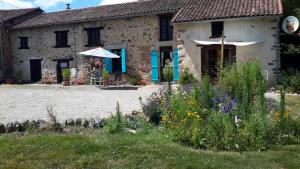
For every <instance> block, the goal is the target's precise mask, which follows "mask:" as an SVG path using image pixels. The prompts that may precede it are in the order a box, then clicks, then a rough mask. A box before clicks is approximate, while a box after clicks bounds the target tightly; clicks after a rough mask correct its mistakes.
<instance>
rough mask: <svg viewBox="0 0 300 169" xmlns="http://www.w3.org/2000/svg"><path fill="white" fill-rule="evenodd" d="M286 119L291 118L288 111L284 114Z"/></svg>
mask: <svg viewBox="0 0 300 169" xmlns="http://www.w3.org/2000/svg"><path fill="white" fill-rule="evenodd" d="M284 117H285V118H286V119H287V118H289V112H287V111H286V112H285V113H284Z"/></svg>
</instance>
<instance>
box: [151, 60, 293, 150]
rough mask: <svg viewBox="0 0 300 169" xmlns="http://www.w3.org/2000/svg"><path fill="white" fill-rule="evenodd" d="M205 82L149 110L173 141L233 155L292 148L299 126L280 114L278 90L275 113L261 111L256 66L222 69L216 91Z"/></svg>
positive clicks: (262, 101) (262, 83)
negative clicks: (159, 118)
mask: <svg viewBox="0 0 300 169" xmlns="http://www.w3.org/2000/svg"><path fill="white" fill-rule="evenodd" d="M234 80H235V81H234ZM209 81H210V79H209V77H207V76H206V77H204V79H203V80H202V81H201V83H200V85H198V86H200V87H198V86H196V85H195V86H194V87H193V89H192V90H190V91H189V92H185V91H183V90H182V89H181V88H179V91H177V92H176V93H173V94H171V95H170V96H168V97H166V100H164V101H163V102H162V104H161V105H160V106H161V107H160V108H158V106H157V105H159V104H157V105H155V109H156V110H160V111H162V112H163V116H162V121H163V123H162V124H164V126H165V128H166V130H167V131H168V132H169V133H171V135H172V136H173V138H174V140H176V141H179V142H182V143H184V144H187V145H189V146H194V147H197V148H208V149H212V150H235V151H248V150H251V151H252V150H255V151H256V150H259V151H261V150H265V149H269V148H271V147H273V146H275V145H278V144H279V145H284V144H289V143H292V142H291V140H293V139H292V138H293V137H294V136H296V135H297V133H298V132H299V131H298V130H299V124H297V122H296V121H294V120H292V119H291V118H290V117H289V115H288V112H287V111H286V109H285V93H284V92H283V91H282V92H281V103H280V106H279V108H278V109H275V108H273V107H271V108H269V107H267V104H266V100H265V98H264V92H265V81H264V79H263V77H262V75H261V73H260V68H259V64H258V62H248V63H244V64H241V65H239V66H237V65H235V66H231V67H229V68H225V69H224V70H222V77H221V78H220V81H219V84H218V85H217V86H212V85H211V84H210V83H209ZM254 86H255V87H254ZM274 112H275V113H274Z"/></svg>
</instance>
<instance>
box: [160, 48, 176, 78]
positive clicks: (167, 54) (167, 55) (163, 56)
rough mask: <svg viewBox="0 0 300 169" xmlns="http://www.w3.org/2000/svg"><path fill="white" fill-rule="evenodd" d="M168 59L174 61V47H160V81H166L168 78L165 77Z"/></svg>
mask: <svg viewBox="0 0 300 169" xmlns="http://www.w3.org/2000/svg"><path fill="white" fill-rule="evenodd" d="M167 60H169V61H170V62H173V47H172V46H164V47H160V81H161V82H166V81H167V80H166V78H165V77H164V74H163V70H164V68H165V67H166V63H167Z"/></svg>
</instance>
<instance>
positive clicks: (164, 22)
mask: <svg viewBox="0 0 300 169" xmlns="http://www.w3.org/2000/svg"><path fill="white" fill-rule="evenodd" d="M171 20H172V17H171V16H162V17H160V41H169V40H173V26H172V25H171Z"/></svg>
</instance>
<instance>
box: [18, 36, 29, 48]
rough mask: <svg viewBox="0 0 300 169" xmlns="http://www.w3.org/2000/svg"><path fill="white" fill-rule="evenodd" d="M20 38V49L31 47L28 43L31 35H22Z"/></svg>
mask: <svg viewBox="0 0 300 169" xmlns="http://www.w3.org/2000/svg"><path fill="white" fill-rule="evenodd" d="M19 39H20V47H19V49H30V48H29V45H28V39H29V37H25V36H22V37H19ZM24 40H25V41H24Z"/></svg>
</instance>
